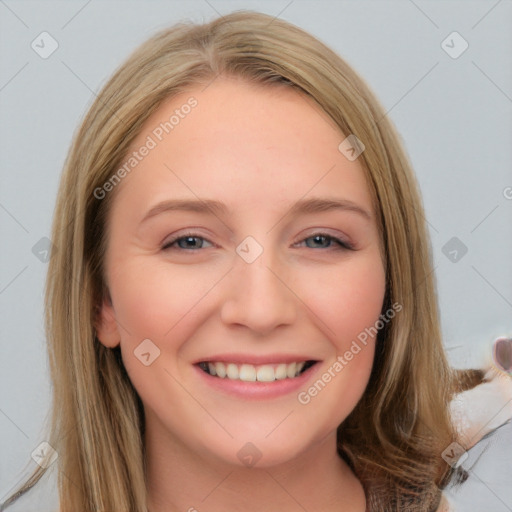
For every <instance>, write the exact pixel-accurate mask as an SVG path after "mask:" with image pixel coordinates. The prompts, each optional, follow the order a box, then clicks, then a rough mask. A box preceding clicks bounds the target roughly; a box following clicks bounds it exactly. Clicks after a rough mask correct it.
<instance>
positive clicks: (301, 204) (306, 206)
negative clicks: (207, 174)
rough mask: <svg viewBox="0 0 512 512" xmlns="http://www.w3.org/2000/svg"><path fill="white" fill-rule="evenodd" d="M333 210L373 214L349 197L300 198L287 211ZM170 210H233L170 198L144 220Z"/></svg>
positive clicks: (203, 201) (214, 203) (208, 202)
mask: <svg viewBox="0 0 512 512" xmlns="http://www.w3.org/2000/svg"><path fill="white" fill-rule="evenodd" d="M332 210H342V211H349V212H354V213H357V214H359V215H361V216H362V217H363V218H365V219H366V220H371V218H372V216H371V214H370V213H369V212H368V211H367V210H366V209H365V208H363V207H361V206H359V205H358V204H356V203H354V202H352V201H349V200H348V199H335V198H312V199H300V200H299V201H297V202H296V203H294V204H293V206H291V208H290V209H289V210H288V211H287V213H286V216H288V215H292V216H295V215H300V214H307V213H320V212H327V211H332ZM170 211H188V212H197V213H211V214H214V215H216V216H217V215H218V216H221V215H224V216H226V215H229V214H231V213H232V212H231V211H230V210H229V208H228V207H227V206H226V205H225V204H224V203H221V202H220V201H216V200H213V199H170V200H166V201H162V202H160V203H158V204H156V205H155V206H153V207H152V208H151V209H150V210H149V211H148V212H147V213H146V214H145V215H144V218H143V219H142V221H141V223H142V222H145V221H146V220H148V219H150V218H152V217H155V216H156V215H159V214H161V213H165V212H170Z"/></svg>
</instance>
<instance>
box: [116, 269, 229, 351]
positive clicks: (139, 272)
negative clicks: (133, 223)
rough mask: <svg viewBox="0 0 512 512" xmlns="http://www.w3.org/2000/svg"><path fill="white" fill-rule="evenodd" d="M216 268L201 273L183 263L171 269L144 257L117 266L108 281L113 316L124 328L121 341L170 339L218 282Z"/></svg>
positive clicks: (161, 340)
mask: <svg viewBox="0 0 512 512" xmlns="http://www.w3.org/2000/svg"><path fill="white" fill-rule="evenodd" d="M217 270H218V269H216V268H213V269H212V268H209V269H208V270H207V271H205V272H201V270H200V269H197V268H193V266H189V267H187V266H183V267H181V268H180V269H179V271H172V269H171V268H170V267H169V264H166V263H165V262H163V263H160V262H159V263H154V262H153V263H151V264H148V263H147V262H145V261H143V260H141V261H140V262H138V261H137V260H134V261H132V262H129V263H127V264H125V265H122V264H121V265H119V266H118V269H117V271H116V273H115V274H114V273H113V276H112V279H111V284H112V289H113V290H115V296H113V302H114V305H115V306H116V316H117V318H118V320H119V321H120V322H121V323H122V326H124V327H125V329H123V330H124V335H123V333H122V334H121V339H122V341H123V342H125V343H126V342H127V341H129V342H130V343H135V342H137V341H138V342H139V343H140V341H142V339H144V338H149V339H154V340H155V341H159V342H163V340H164V339H165V343H166V344H168V343H169V342H172V340H173V339H176V335H175V333H177V332H180V331H181V330H182V329H183V328H184V326H185V325H187V324H188V323H190V320H191V319H193V318H194V316H195V315H196V314H197V311H198V310H200V308H198V307H197V306H198V305H199V304H200V303H201V301H202V300H203V299H204V298H205V297H206V296H207V295H208V293H209V291H210V290H211V289H212V288H213V287H215V285H216V283H217V282H218V281H219V277H218V274H219V272H218V271H217ZM219 275H220V276H222V273H220V274H219Z"/></svg>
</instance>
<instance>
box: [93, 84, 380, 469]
mask: <svg viewBox="0 0 512 512" xmlns="http://www.w3.org/2000/svg"><path fill="white" fill-rule="evenodd" d="M346 135H349V134H345V135H343V134H342V133H341V132H340V131H339V129H337V127H336V126H335V125H334V123H333V122H332V121H331V120H330V118H329V117H328V116H327V115H326V114H325V113H323V112H322V111H321V109H320V108H319V107H318V106H316V104H315V103H314V102H313V101H312V100H310V99H308V98H306V97H305V96H304V95H301V94H299V93H297V92H295V91H293V90H291V89H290V88H285V87H279V88H276V87H272V88H264V87H262V86H257V85H254V84H248V83H246V82H244V81H241V80H237V79H227V78H218V79H216V80H215V81H213V83H212V84H211V85H210V86H208V87H207V88H204V87H197V88H193V89H191V90H190V92H189V93H186V94H182V95H180V96H176V97H174V98H172V99H171V100H169V101H167V102H166V103H165V104H164V105H163V106H161V107H160V108H159V110H158V111H157V112H156V113H154V114H153V115H152V116H151V117H150V118H149V120H148V121H147V122H146V123H145V126H144V129H143V130H142V132H141V133H140V134H139V136H138V137H137V139H136V140H135V142H134V144H133V147H132V151H134V152H136V153H135V154H133V153H130V155H128V157H127V158H126V160H125V162H123V164H124V163H126V165H125V167H124V172H122V171H118V173H117V178H120V179H121V181H120V182H119V179H113V180H111V183H110V186H109V184H106V185H105V186H104V187H103V188H102V191H104V192H101V193H99V192H98V193H97V194H96V195H97V197H101V196H102V195H106V194H108V193H113V191H112V189H114V188H115V189H116V190H115V193H116V196H115V199H114V201H113V204H112V209H111V211H110V214H109V225H108V227H109V235H108V248H107V255H106V262H105V265H106V267H105V268H106V278H107V285H108V289H109V291H110V298H111V302H110V301H105V303H104V304H103V306H102V310H101V318H100V319H99V322H98V326H97V329H98V336H99V338H100V340H101V341H102V343H104V344H105V345H107V346H109V347H114V346H116V345H117V344H119V343H120V345H121V350H122V355H123V361H124V364H125V366H126V370H127V372H128V374H129V376H130V379H131V381H132V383H133V385H134V387H135V388H136V390H137V392H138V393H139V395H140V397H141V399H142V402H143V404H144V409H145V416H146V428H147V432H148V433H149V435H151V436H155V437H157V438H158V441H159V442H161V443H172V444H173V445H174V446H179V447H180V448H181V449H185V450H187V451H189V452H190V453H193V454H195V455H199V456H200V457H207V458H209V459H210V460H218V461H222V462H224V463H225V462H227V463H231V464H237V465H242V464H246V465H251V464H253V463H254V462H255V461H257V463H258V465H259V466H261V467H265V466H269V465H273V464H278V463H280V462H285V461H289V460H292V459H293V458H295V457H298V456H299V455H301V454H304V453H306V452H307V450H310V449H313V448H314V447H315V446H316V445H318V444H319V443H320V442H321V441H325V440H326V439H331V440H333V444H332V447H333V450H334V446H335V444H334V439H335V435H336V428H337V427H338V426H339V425H340V423H342V422H343V420H344V419H345V418H346V417H347V415H348V414H349V413H350V412H351V411H352V409H353V408H354V407H355V405H356V403H357V402H358V401H359V399H360V398H361V396H362V394H363V392H364V389H365V387H366V384H367V382H368V378H369V375H370V371H371V367H372V361H373V355H374V341H375V339H374V338H372V337H371V336H368V335H367V334H366V336H365V335H364V334H362V333H365V332H366V333H367V332H368V331H365V329H368V328H370V327H373V326H374V324H375V323H376V322H377V320H378V318H379V315H380V313H381V308H382V304H383V299H384V292H385V273H384V269H383V264H382V260H381V254H380V248H379V233H378V228H377V223H376V217H375V211H374V210H373V207H372V203H371V197H370V194H369V190H368V188H367V185H366V182H365V177H364V174H363V170H362V168H361V166H360V164H359V163H358V161H357V159H356V160H352V159H351V160H352V161H351V160H349V159H348V158H347V157H346V156H345V155H344V154H343V153H342V152H341V151H340V150H339V149H338V146H339V145H340V143H341V142H342V141H343V140H344V139H345V137H346ZM143 148H146V149H143ZM130 157H131V160H130ZM98 200H101V199H98ZM358 336H359V339H358ZM364 337H366V343H362V342H361V341H360V340H361V339H362V338H364ZM211 373H216V375H212V374H211ZM226 373H227V375H226V376H224V375H225V374H226ZM296 375H297V376H296ZM248 443H251V444H248ZM162 446H163V445H162Z"/></svg>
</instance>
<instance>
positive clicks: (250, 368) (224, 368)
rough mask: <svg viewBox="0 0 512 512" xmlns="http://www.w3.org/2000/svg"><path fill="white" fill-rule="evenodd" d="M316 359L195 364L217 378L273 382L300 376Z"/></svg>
mask: <svg viewBox="0 0 512 512" xmlns="http://www.w3.org/2000/svg"><path fill="white" fill-rule="evenodd" d="M317 362H318V361H313V360H308V361H294V362H291V363H279V364H260V365H253V364H249V363H243V364H235V363H228V362H224V361H203V362H200V363H198V365H197V366H199V368H201V370H203V371H204V372H205V373H207V374H208V375H210V376H212V377H217V378H219V379H228V380H238V381H243V382H274V381H276V380H287V379H288V380H290V379H295V378H297V377H300V376H301V375H302V374H303V373H304V372H306V371H307V370H309V369H310V368H311V367H312V366H314V365H315V364H316V363H317Z"/></svg>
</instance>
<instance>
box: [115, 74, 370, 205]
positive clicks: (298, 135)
mask: <svg viewBox="0 0 512 512" xmlns="http://www.w3.org/2000/svg"><path fill="white" fill-rule="evenodd" d="M345 138H346V135H345V134H343V133H342V132H341V131H340V129H339V128H338V127H337V126H336V124H335V123H334V121H333V120H332V119H331V118H330V117H329V116H328V115H327V114H326V113H325V112H324V111H323V110H322V109H321V108H320V107H319V106H318V105H317V104H316V102H314V101H313V100H312V99H311V98H310V97H308V96H307V95H305V94H302V93H299V92H298V91H296V90H295V89H292V88H291V87H287V86H283V85H279V86H274V85H273V86H262V85H259V84H254V83H248V82H246V81H243V80H241V79H232V78H224V77H223V78H217V79H215V80H214V81H213V83H211V84H210V85H208V86H204V85H202V86H196V87H192V88H190V90H189V91H187V92H185V93H181V94H179V95H177V96H175V97H172V98H170V99H168V100H167V101H165V102H164V103H163V104H162V105H161V106H160V107H159V108H158V110H157V111H156V112H154V113H153V114H152V115H151V116H150V118H149V119H148V120H147V121H146V122H145V124H144V126H143V128H142V130H141V131H140V133H139V134H138V136H137V137H136V139H135V140H134V142H133V144H132V146H131V151H130V152H129V154H128V155H127V157H126V158H125V160H124V162H123V163H125V164H126V163H128V162H129V161H130V162H131V163H132V164H133V165H128V167H127V168H129V173H127V176H126V178H124V179H123V180H122V182H121V183H120V185H119V186H118V188H119V190H118V191H117V192H118V199H116V202H117V201H121V202H123V201H125V202H128V203H130V205H131V206H132V207H133V208H135V209H137V208H145V207H147V206H148V205H149V203H151V202H158V201H163V200H166V199H169V198H170V197H175V196H178V197H194V196H195V197H196V198H197V197H201V198H214V199H216V200H219V201H221V202H225V203H227V204H229V206H230V207H231V208H234V209H248V208H249V209H253V210H254V209H256V211H261V210H262V209H265V210H267V209H269V208H270V209H272V208H274V207H275V208H276V209H277V208H278V207H279V205H287V204H289V203H291V202H293V201H296V200H297V199H299V198H301V197H305V196H308V195H314V196H318V195H333V194H334V195H337V196H339V197H342V198H344V199H348V200H351V201H353V202H356V203H358V204H360V205H361V206H363V207H365V208H366V209H367V210H369V211H373V208H372V204H371V198H370V193H369V190H368V187H367V184H366V179H365V174H364V171H363V168H362V166H361V165H360V164H359V162H358V161H357V160H355V161H349V160H348V159H347V158H346V157H345V156H344V154H342V153H341V152H340V151H339V149H338V146H339V145H340V143H341V142H342V141H343V140H344V139H345ZM143 148H148V149H143ZM134 152H135V153H136V154H137V155H136V156H134ZM142 153H144V156H141V155H142ZM129 159H131V160H129ZM134 159H135V160H136V161H135V160H134Z"/></svg>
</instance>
